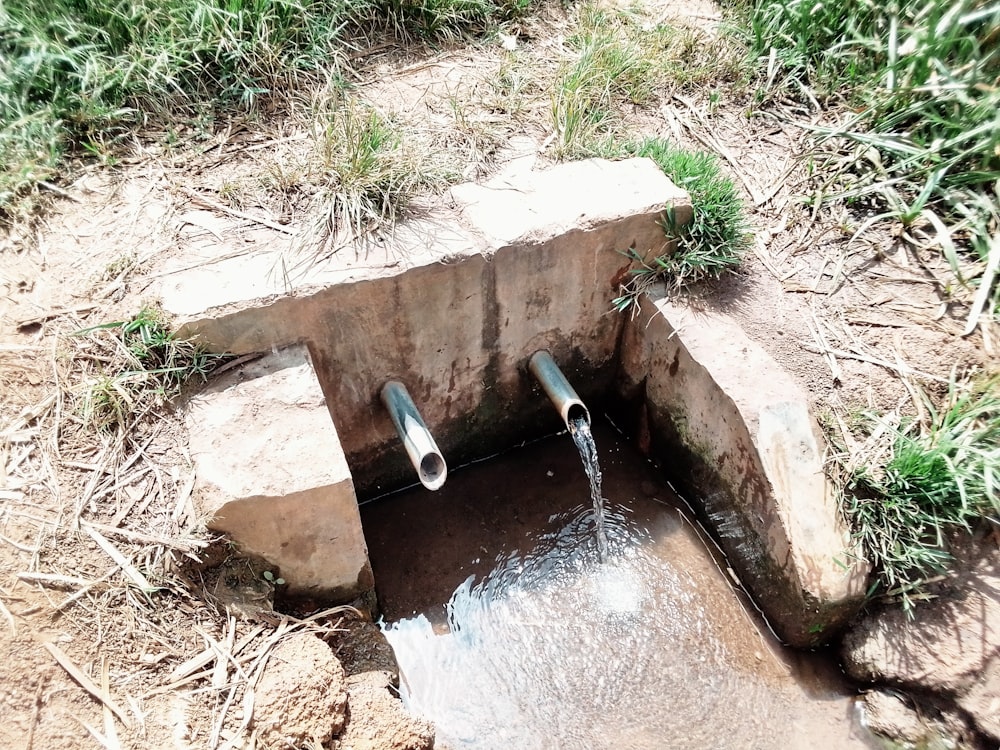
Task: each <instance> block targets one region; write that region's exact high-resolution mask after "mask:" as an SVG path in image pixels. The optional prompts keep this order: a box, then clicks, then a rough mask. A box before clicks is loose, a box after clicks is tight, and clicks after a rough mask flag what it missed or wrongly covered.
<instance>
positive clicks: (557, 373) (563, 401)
mask: <svg viewBox="0 0 1000 750" xmlns="http://www.w3.org/2000/svg"><path fill="white" fill-rule="evenodd" d="M528 369H530V370H531V372H532V374H533V375H534V376H535V377H536V378H538V382H539V383H541V384H542V388H543V389H545V393H546V394H547V395H548V397H549V399H551V401H552V403H553V404H554V405H555V407H556V411H558V412H559V416H560V417H562V420H563V422H565V423H566V429H567V430H569V431H570V432H573V431H574V430H575V427H574V426H573V422H576V421H578V420H580V419H583V420H584V421H585V422H586V423H587V426H588V427H589V426H590V412H589V411H587V407H586V406H584V405H583V401H581V400H580V397H579V396H577V395H576V391H574V390H573V386H571V385H570V384H569V381H567V380H566V377H565V376H564V375H563V374H562V371H561V370H560V369H559V366H558V365H557V364H556V363H555V360H554V359H552V355H551V354H549V353H548V352H547V351H545V350H544V349H540V350H539V351H537V352H535V353H534V354H532V355H531V359H529V360H528Z"/></svg>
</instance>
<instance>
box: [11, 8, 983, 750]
mask: <svg viewBox="0 0 1000 750" xmlns="http://www.w3.org/2000/svg"><path fill="white" fill-rule="evenodd" d="M674 12H675V11H673V10H672V9H671V8H670V7H669V6H663V7H662V8H658V9H655V10H654V12H653V13H654V15H655V14H656V13H659V14H660V15H661V17H664V18H666V17H669V16H670V15H671V14H672V13H674ZM551 13H552V16H551V17H550V18H546V19H543V20H541V21H538V22H537V23H535V24H533V25H531V26H530V27H528V26H525V27H524V28H521V29H519V30H517V31H518V32H519V35H518V36H517V37H516V38H517V40H518V41H517V43H518V44H519V45H521V47H522V48H523V49H524V50H525V51H526V52H530V53H531V54H538V55H540V56H544V55H545V54H546V50H548V49H551V48H552V47H553V46H554V45H558V43H559V38H560V34H562V33H563V31H564V30H565V28H566V24H567V21H566V19H565V18H563V17H562V16H561V15H560V13H559V12H556V11H552V12H551ZM692 15H693V16H694V17H693V18H689V19H688V20H689V22H698V23H703V24H704V23H710V22H711V20H712V19H713V18H714V17H717V12H716V11H714V10H713V9H712V8H711V7H705V8H701V9H699V10H696V11H695V12H694V13H693V14H692ZM504 55H505V50H504V49H503V48H502V45H501V43H500V41H495V42H491V43H489V44H484V45H482V46H480V47H477V48H474V49H472V48H465V47H462V48H455V49H446V50H443V51H436V52H427V53H422V54H421V55H419V56H414V54H413V53H412V52H407V53H406V54H405V55H404V54H403V53H402V51H401V50H400V49H399V48H397V47H393V46H392V45H389V46H388V47H386V48H384V49H382V50H375V51H373V52H372V54H370V55H368V56H366V57H364V58H361V59H359V60H358V61H357V71H356V72H357V75H358V79H359V80H358V82H357V91H358V92H359V94H360V95H361V96H362V97H365V98H368V99H370V100H371V101H373V102H374V103H375V104H376V105H377V106H381V107H386V108H392V109H394V110H395V111H396V114H397V115H399V116H400V117H401V118H403V119H404V120H406V121H407V122H410V123H419V124H420V127H422V128H423V129H424V130H427V131H433V132H434V133H436V136H435V137H436V138H438V143H439V144H440V145H441V148H442V149H443V150H447V151H448V152H449V153H451V154H453V155H454V154H458V155H459V156H461V157H462V158H464V165H465V166H464V168H463V170H462V171H463V174H464V176H465V177H466V178H467V179H480V178H482V177H483V176H485V175H488V174H491V173H493V172H495V171H497V170H499V169H501V168H502V167H503V165H504V163H505V162H506V161H508V160H509V159H511V158H514V157H517V156H521V157H524V156H525V155H527V156H528V157H529V158H533V159H535V160H536V167H537V168H543V167H544V166H545V165H546V164H547V163H548V162H549V161H550V159H549V157H548V156H547V153H546V151H545V143H546V139H547V137H548V136H549V135H550V134H549V133H548V132H547V131H546V128H545V127H544V125H543V119H541V118H540V117H539V116H538V113H539V112H541V111H543V110H544V109H545V108H546V107H547V106H548V101H547V100H543V101H535V100H533V101H526V103H525V105H524V107H523V108H522V109H516V108H513V107H507V108H505V109H503V110H502V111H501V110H498V109H495V108H494V109H490V108H488V107H487V105H486V103H485V102H486V101H487V98H488V97H487V94H488V93H489V86H488V83H489V81H490V80H491V78H492V77H494V76H495V75H496V73H497V70H498V68H499V66H500V64H501V62H502V61H503V60H504ZM456 101H458V102H460V103H461V104H462V106H461V107H459V106H456V105H455V102H456ZM456 113H459V114H461V115H462V116H461V117H458V116H457V115H456ZM793 114H795V113H794V112H793V111H792V110H791V109H790V108H789V106H778V105H776V106H775V108H774V109H772V110H766V109H765V110H764V111H762V112H760V113H758V114H757V115H756V116H754V117H749V118H748V117H747V107H746V102H744V101H725V100H724V101H723V102H722V103H721V104H717V103H716V102H714V101H711V100H710V97H709V95H708V93H705V94H704V95H701V94H698V93H690V92H688V93H683V92H664V93H663V95H662V96H661V97H660V98H659V100H658V101H656V102H655V103H654V104H653V105H652V106H649V107H645V108H642V109H636V110H635V111H634V112H632V113H630V114H629V117H628V127H629V129H630V131H631V132H633V133H635V134H640V133H641V134H644V135H661V136H665V137H669V138H671V139H673V140H675V141H676V142H678V143H680V144H681V145H684V146H689V147H693V148H697V149H701V150H710V151H714V152H716V153H717V154H719V155H720V156H721V158H722V160H723V163H724V167H725V169H726V171H728V172H729V173H730V174H731V175H732V176H733V177H734V178H735V180H736V182H737V185H738V186H739V187H740V189H741V191H742V193H743V196H744V199H745V200H746V203H747V207H748V211H749V214H750V219H751V222H752V224H753V228H754V235H755V243H754V247H753V252H752V253H751V254H750V255H749V257H747V259H746V263H745V266H744V268H743V270H742V271H741V272H740V273H739V274H738V276H736V277H733V278H731V279H729V280H727V281H725V282H723V283H721V284H718V285H715V286H714V287H713V288H711V289H707V290H703V291H702V292H700V293H701V294H703V295H704V304H706V305H718V306H722V307H724V308H725V309H727V310H729V311H730V312H732V313H733V314H734V315H736V316H737V317H738V318H739V320H740V321H741V322H742V323H743V325H744V326H745V327H746V329H747V331H748V332H749V333H750V335H751V336H753V337H754V338H755V339H757V340H758V341H759V342H760V343H761V344H762V345H763V346H764V347H765V348H766V349H767V350H768V351H769V352H770V353H771V354H772V355H773V356H774V357H775V359H776V360H777V361H778V362H779V363H781V364H782V365H783V366H784V367H786V368H787V369H788V370H789V371H790V372H791V373H792V374H793V375H794V376H795V377H796V378H797V379H798V380H799V381H800V382H801V384H802V385H803V386H804V387H805V388H806V389H807V390H808V392H809V393H810V394H811V396H812V399H813V403H814V408H815V411H816V413H817V414H818V415H820V416H821V417H824V418H826V417H829V421H832V423H833V424H836V423H837V422H838V420H840V421H841V423H842V422H843V420H844V419H846V416H847V415H849V414H852V413H857V412H858V411H859V410H863V409H865V408H876V409H879V410H883V411H890V412H892V411H896V412H903V413H911V414H912V413H916V412H917V411H918V410H919V409H920V408H921V407H920V406H919V403H918V402H919V398H918V396H917V393H916V391H915V384H917V383H922V384H923V386H924V387H926V388H929V389H930V390H931V391H934V392H941V391H942V389H943V388H945V387H946V384H947V382H948V379H949V377H950V376H951V373H952V371H953V369H954V368H958V369H959V370H962V371H971V370H987V371H996V370H997V369H998V368H1000V331H998V327H997V325H996V321H995V319H989V318H988V316H984V317H983V318H981V319H980V321H979V325H978V326H977V327H976V329H975V330H974V331H973V332H972V333H971V334H969V335H966V336H963V335H962V332H963V328H964V327H965V323H966V317H967V315H968V306H969V302H970V301H971V295H972V292H971V291H968V290H965V289H962V288H961V287H957V286H956V285H955V283H954V281H953V279H952V276H951V272H950V270H949V269H948V267H947V264H946V263H945V262H944V261H943V259H942V258H941V257H940V255H939V254H938V253H937V252H936V251H935V250H934V249H933V248H927V249H915V247H914V244H913V243H906V242H903V237H902V236H901V235H900V233H899V232H898V231H896V230H894V229H893V228H892V227H886V228H884V229H883V230H882V231H880V232H868V233H866V234H864V235H862V236H861V237H859V238H854V239H852V235H853V233H854V229H855V228H856V227H857V226H858V225H859V224H860V222H861V221H863V220H864V217H863V216H859V215H847V214H843V215H841V214H837V213H834V212H833V211H831V210H828V209H822V210H816V211H814V210H813V209H812V208H810V207H809V206H808V205H807V204H806V203H804V202H803V201H802V200H801V197H802V196H803V195H805V194H807V193H808V179H807V165H806V164H805V162H804V160H803V159H802V158H801V156H802V154H803V153H804V151H805V145H804V144H805V141H806V133H805V131H803V130H802V129H801V128H800V127H798V126H797V125H795V124H794V123H793V121H792V119H791V116H792V115H793ZM798 114H799V115H800V116H802V117H807V116H808V117H819V116H821V115H816V114H810V113H798ZM486 125H488V126H489V127H486ZM480 126H482V127H480ZM415 127H416V126H415ZM310 138H311V136H310V133H309V130H308V127H307V126H306V124H305V122H304V120H303V118H302V113H301V111H300V110H299V109H297V108H296V107H294V106H289V107H288V108H286V109H285V110H282V111H280V112H274V113H268V114H267V116H266V117H258V118H248V119H246V120H245V121H242V122H238V123H230V124H228V125H225V126H220V127H219V128H218V129H216V130H215V131H212V132H207V133H205V132H203V133H199V132H197V131H196V130H194V129H188V130H181V132H180V142H179V144H175V145H171V146H166V145H163V142H162V139H157V137H156V134H151V133H147V134H144V138H143V139H142V140H141V141H137V142H136V143H135V145H134V148H132V149H131V150H130V151H129V153H127V154H126V155H125V156H124V157H123V158H122V159H121V161H120V162H119V163H118V164H117V165H115V166H114V167H111V166H107V165H103V166H102V165H94V164H92V165H88V166H85V167H83V168H82V169H81V170H80V171H79V172H78V173H77V174H76V175H75V176H74V178H73V179H72V181H71V182H69V184H67V185H65V188H64V191H63V190H60V191H59V193H58V194H57V195H54V196H53V202H52V205H51V207H50V209H49V210H48V211H47V213H46V214H45V216H44V217H43V218H42V219H41V221H40V222H39V223H38V224H37V226H34V227H24V226H20V227H15V228H13V229H12V230H8V231H7V232H6V234H4V235H2V236H0V649H2V651H0V654H2V658H0V706H2V707H3V712H4V715H5V721H3V722H0V747H10V748H28V749H30V748H34V749H35V750H40V749H41V748H45V749H47V750H69V749H70V748H72V749H73V750H77V749H78V748H89V747H122V748H160V747H163V748H167V747H174V748H242V747H253V746H254V743H255V741H256V740H255V739H254V735H253V731H252V727H251V725H250V718H251V709H252V698H251V699H249V700H248V698H247V691H244V690H243V689H242V688H243V685H244V684H245V682H246V680H248V679H252V678H253V676H254V675H255V674H259V671H260V670H261V669H263V665H264V663H265V662H266V660H267V654H268V653H269V651H270V649H271V648H273V646H274V643H275V642H276V639H275V634H276V633H282V634H283V633H287V632H293V631H295V632H297V631H310V632H316V633H318V634H320V635H324V636H330V635H331V634H332V633H334V632H336V631H337V630H338V628H340V627H342V626H343V621H342V619H341V618H342V617H344V616H345V614H344V613H343V612H331V613H329V614H326V615H323V616H320V617H317V618H315V619H312V620H303V619H296V618H293V617H291V616H289V615H274V614H270V613H267V612H266V608H265V610H264V611H263V612H257V613H252V614H251V615H250V616H249V617H245V618H244V617H237V616H235V615H226V614H224V613H223V612H222V611H221V610H220V607H219V606H217V598H218V597H217V594H218V590H217V589H215V590H214V593H213V588H212V586H211V585H209V583H210V582H206V580H205V578H204V577H203V575H202V574H201V573H200V572H199V571H203V570H204V566H203V565H198V564H196V561H198V560H202V559H203V558H205V556H206V545H207V544H208V540H207V537H206V534H205V532H204V529H203V527H202V526H201V524H200V519H199V518H198V517H197V512H196V510H195V509H194V508H193V507H192V505H191V502H190V493H191V487H192V481H193V469H192V463H191V460H190V457H189V456H188V455H187V450H186V436H185V433H184V428H183V424H182V422H181V421H180V420H178V419H176V418H175V417H174V416H173V415H172V414H171V413H170V412H169V411H166V412H165V413H164V414H163V415H162V417H160V418H158V419H157V420H155V421H149V422H146V423H145V424H144V425H143V426H142V427H141V429H138V430H136V431H135V432H134V433H133V434H131V435H129V436H127V437H126V438H124V439H115V438H114V437H112V436H110V435H102V434H96V433H94V432H93V431H90V430H87V429H86V428H85V427H84V425H83V423H82V421H81V419H80V417H79V414H78V412H77V411H76V408H77V403H78V396H79V394H80V393H81V392H82V390H83V389H84V387H85V386H86V379H87V377H90V376H88V375H87V373H93V372H95V371H96V370H95V368H97V369H99V367H100V359H99V357H100V354H99V353H98V352H95V351H93V350H92V349H90V348H88V343H87V339H86V338H85V337H74V336H73V335H72V334H73V332H75V331H80V330H81V329H84V328H87V327H89V326H95V325H99V324H102V323H105V322H108V321H115V320H122V319H125V318H126V317H127V316H128V315H130V314H134V313H135V312H136V311H137V309H138V308H139V307H140V306H141V304H143V303H144V302H146V301H148V300H147V298H146V297H145V294H146V293H147V292H146V290H147V289H148V287H149V286H150V284H151V282H152V281H153V280H154V279H155V278H157V277H159V276H162V275H164V274H167V273H169V269H170V268H177V267H180V266H183V265H185V264H186V265H196V264H199V263H204V262H210V259H206V258H205V257H204V256H203V254H201V253H202V251H201V249H200V243H203V242H204V241H205V239H206V238H207V237H214V238H215V239H219V240H223V241H224V243H225V244H226V246H228V247H229V248H231V252H232V253H236V254H241V253H252V252H253V250H254V247H257V246H261V244H270V245H273V244H275V243H289V242H290V241H291V239H290V237H291V233H293V232H294V231H296V230H298V229H299V228H301V227H302V226H304V225H305V224H306V223H307V222H308V210H309V205H310V204H309V201H308V195H307V194H306V193H305V192H303V191H295V190H286V189H282V188H280V186H279V185H278V184H277V183H279V182H280V181H281V179H282V177H281V176H282V174H285V175H286V177H287V172H288V170H290V169H292V168H293V167H294V165H296V164H299V163H301V162H302V161H303V160H305V159H307V158H308V156H307V155H308V150H309V148H310V147H311V144H310ZM282 169H284V170H285V171H284V172H282ZM255 175H256V176H260V175H266V176H269V177H268V178H267V179H264V180H256V181H254V180H251V179H250V177H251V176H255ZM234 196H236V197H238V198H239V200H237V199H236V197H234ZM445 199H446V197H445V196H436V197H435V196H431V197H428V198H426V199H425V200H426V201H427V202H430V203H433V201H435V200H445ZM262 218H263V219H265V220H266V222H262V221H261V219H262ZM921 231H923V232H924V234H921ZM914 232H915V233H916V234H917V235H918V236H917V237H916V239H917V240H918V242H917V243H916V245H917V246H919V245H920V244H921V241H922V240H927V239H929V235H930V230H929V228H924V230H921V229H920V228H919V227H918V228H916V229H915V230H914ZM81 362H84V363H86V366H83V365H81ZM255 580H259V578H255ZM267 593H268V592H264V596H265V598H266V596H267Z"/></svg>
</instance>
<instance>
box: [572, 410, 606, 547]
mask: <svg viewBox="0 0 1000 750" xmlns="http://www.w3.org/2000/svg"><path fill="white" fill-rule="evenodd" d="M569 434H570V435H571V436H572V438H573V443H574V444H575V445H576V449H577V450H578V451H579V452H580V459H581V460H582V461H583V469H584V471H585V472H586V473H587V479H589V480H590V499H591V501H592V502H593V504H594V524H595V526H596V528H595V530H594V535H595V536H596V537H597V548H598V549H599V550H600V553H601V559H602V560H604V559H606V558H607V556H608V532H607V529H606V528H605V526H606V523H605V518H604V495H603V494H602V490H601V466H600V464H599V463H598V460H597V443H595V442H594V436H593V434H592V433H591V432H590V423H589V422H588V421H587V420H586V418H584V417H577V418H576V419H573V420H572V421H570V423H569Z"/></svg>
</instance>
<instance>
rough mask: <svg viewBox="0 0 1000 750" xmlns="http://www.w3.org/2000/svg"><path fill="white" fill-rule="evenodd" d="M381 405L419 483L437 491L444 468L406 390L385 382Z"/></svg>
mask: <svg viewBox="0 0 1000 750" xmlns="http://www.w3.org/2000/svg"><path fill="white" fill-rule="evenodd" d="M382 403H384V404H385V408H386V409H388V410H389V416H390V417H392V423H393V424H394V425H395V426H396V432H398V433H399V437H400V439H401V440H402V441H403V447H404V448H406V453H407V455H408V456H409V457H410V463H412V464H413V468H414V469H416V470H417V476H418V477H419V478H420V483H421V484H422V485H424V487H426V488H427V489H429V490H437V489H441V487H442V485H444V480H445V479H446V478H447V477H448V467H447V466H446V465H445V462H444V456H442V455H441V451H439V450H438V447H437V443H435V442H434V438H433V437H431V433H430V430H428V429H427V425H426V424H424V420H423V419H422V418H421V417H420V412H418V411H417V407H416V406H415V405H414V403H413V399H411V398H410V394H409V393H407V391H406V386H404V385H403V384H402V383H400V382H399V381H397V380H390V381H388V382H387V383H386V384H385V385H383V386H382Z"/></svg>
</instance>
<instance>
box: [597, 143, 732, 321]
mask: <svg viewBox="0 0 1000 750" xmlns="http://www.w3.org/2000/svg"><path fill="white" fill-rule="evenodd" d="M603 155H604V156H609V157H613V158H614V157H617V158H620V157H631V156H638V157H648V158H650V159H652V160H653V161H654V162H656V164H657V166H659V167H660V169H661V170H663V173H664V174H665V175H667V177H669V178H670V179H671V180H672V181H673V182H674V184H676V185H677V186H678V187H680V188H682V189H684V190H686V191H687V192H688V194H689V195H690V196H691V205H692V208H693V210H694V216H693V219H692V221H691V222H690V223H688V224H683V225H678V223H677V222H676V221H675V219H674V216H673V212H672V211H670V210H669V209H668V211H667V215H666V220H665V222H664V230H665V231H666V234H667V236H668V237H670V238H672V239H675V240H676V241H677V247H676V249H675V250H674V251H673V252H672V253H669V254H665V255H660V256H657V257H656V258H654V259H652V260H651V261H647V260H645V259H643V258H641V257H639V256H638V255H637V254H636V253H635V251H629V253H630V257H631V258H632V259H633V260H635V261H637V262H638V263H639V264H640V265H639V267H638V268H635V269H633V270H632V272H631V273H632V276H631V278H630V279H629V281H628V282H627V283H626V284H625V285H624V287H623V289H622V292H621V294H620V295H619V296H618V297H617V298H616V299H614V300H613V301H612V305H613V306H614V307H615V309H617V310H619V311H625V310H629V309H632V310H635V309H637V307H638V302H639V297H640V295H641V294H642V293H643V292H644V291H645V290H647V289H648V288H649V287H650V285H652V284H653V283H655V282H657V281H665V282H666V283H667V284H668V287H669V288H670V289H671V290H673V291H677V290H679V289H681V288H684V287H687V286H690V285H691V284H696V283H698V282H700V281H703V280H705V279H716V278H719V277H720V276H722V275H723V274H725V273H728V272H732V271H735V270H736V269H737V268H738V267H739V265H740V263H741V262H742V258H743V254H744V253H745V252H746V250H747V248H748V247H749V237H750V235H749V224H748V223H747V219H746V214H745V209H744V207H743V201H742V200H741V199H740V197H739V194H738V193H737V191H736V187H735V185H734V184H733V181H732V180H731V179H729V178H728V177H726V176H724V175H723V174H722V173H721V172H720V170H719V162H718V160H717V159H716V157H715V156H714V155H713V154H709V153H705V152H691V151H686V150H684V149H681V148H678V147H676V146H674V145H672V144H671V143H669V142H668V141H665V140H663V139H661V138H652V139H647V140H645V141H641V142H633V143H613V142H609V143H607V144H605V146H604V148H603Z"/></svg>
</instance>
